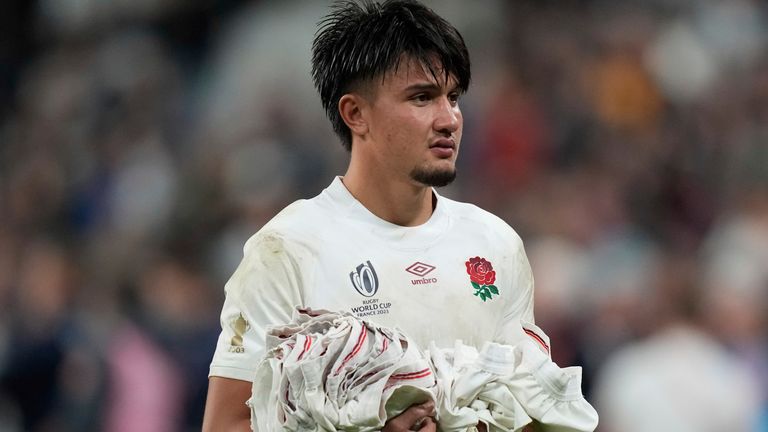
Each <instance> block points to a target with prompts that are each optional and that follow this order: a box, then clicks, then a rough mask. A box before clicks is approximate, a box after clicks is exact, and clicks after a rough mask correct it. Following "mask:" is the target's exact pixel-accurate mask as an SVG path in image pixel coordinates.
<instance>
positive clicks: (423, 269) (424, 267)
mask: <svg viewBox="0 0 768 432" xmlns="http://www.w3.org/2000/svg"><path fill="white" fill-rule="evenodd" d="M436 268H437V267H435V266H433V265H429V264H425V263H423V262H419V261H416V262H415V263H413V264H411V265H409V266H408V268H406V269H405V271H407V272H408V273H410V274H412V275H416V276H419V277H420V278H421V279H411V284H413V285H424V284H430V283H435V282H437V278H427V277H424V276H426V275H428V274H429V273H431V272H432V270H434V269H436Z"/></svg>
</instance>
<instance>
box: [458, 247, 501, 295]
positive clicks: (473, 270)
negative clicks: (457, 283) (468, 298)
mask: <svg viewBox="0 0 768 432" xmlns="http://www.w3.org/2000/svg"><path fill="white" fill-rule="evenodd" d="M464 264H465V265H466V266H467V274H468V275H469V280H470V282H471V283H472V287H473V288H474V289H475V294H474V295H476V296H477V297H480V298H481V299H482V300H483V301H486V300H490V299H491V298H492V297H493V294H496V295H498V294H499V289H498V288H496V286H495V285H494V284H493V283H494V282H496V271H495V270H493V265H492V264H491V262H490V261H488V260H487V259H485V258H480V257H474V258H470V259H469V261H467V262H466V263H464Z"/></svg>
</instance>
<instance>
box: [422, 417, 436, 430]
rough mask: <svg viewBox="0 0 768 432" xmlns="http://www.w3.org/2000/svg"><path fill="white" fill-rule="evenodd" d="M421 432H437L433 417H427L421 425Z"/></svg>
mask: <svg viewBox="0 0 768 432" xmlns="http://www.w3.org/2000/svg"><path fill="white" fill-rule="evenodd" d="M419 430H420V431H421V432H436V431H437V423H435V420H434V419H432V417H427V418H425V419H424V421H423V422H422V423H421V429H419Z"/></svg>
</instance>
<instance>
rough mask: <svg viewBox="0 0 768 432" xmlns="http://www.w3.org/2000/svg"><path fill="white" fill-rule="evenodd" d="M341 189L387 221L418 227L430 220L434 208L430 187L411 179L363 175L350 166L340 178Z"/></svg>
mask: <svg viewBox="0 0 768 432" xmlns="http://www.w3.org/2000/svg"><path fill="white" fill-rule="evenodd" d="M342 181H343V183H344V186H346V188H347V190H349V192H350V193H351V194H352V196H354V197H355V199H357V200H358V201H359V202H360V203H361V204H362V205H363V206H365V208H367V209H368V211H370V212H371V213H373V214H374V215H376V216H378V217H379V218H381V219H384V220H385V221H387V222H390V223H393V224H395V225H400V226H409V227H411V226H418V225H421V224H423V223H425V222H427V221H428V220H429V218H430V217H431V216H432V211H433V209H434V202H433V196H432V188H431V187H429V186H424V185H421V184H417V183H416V182H414V181H413V180H410V179H406V180H399V179H398V180H394V179H392V178H380V176H376V175H371V174H368V173H363V172H361V170H357V169H355V167H354V166H353V165H350V167H349V169H348V170H347V173H346V174H345V175H344V177H343V178H342Z"/></svg>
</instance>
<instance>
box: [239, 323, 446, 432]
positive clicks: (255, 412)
mask: <svg viewBox="0 0 768 432" xmlns="http://www.w3.org/2000/svg"><path fill="white" fill-rule="evenodd" d="M435 384H436V382H435V376H434V372H433V370H432V368H431V366H430V363H429V358H428V357H427V356H426V354H425V353H424V352H422V351H420V350H419V348H418V347H417V345H416V344H415V343H414V342H413V341H412V340H410V339H409V338H408V337H407V336H406V335H404V334H403V333H402V332H400V331H399V330H396V329H389V328H383V327H378V326H375V325H373V324H371V323H369V322H366V321H363V320H359V319H357V318H355V317H354V316H352V315H350V314H346V313H331V312H327V311H312V310H310V309H298V310H296V311H295V312H294V317H293V321H292V322H291V323H290V324H288V325H286V326H282V327H273V328H270V329H268V331H267V353H266V356H265V358H264V360H263V361H262V362H261V363H260V364H259V366H258V368H257V371H256V376H255V379H254V382H253V391H252V397H251V399H250V400H249V401H248V405H249V406H250V407H251V428H252V429H253V430H254V431H261V432H267V431H278V430H279V431H283V430H288V431H320V430H325V431H336V430H342V429H343V430H346V431H361V432H362V431H373V430H380V429H381V428H382V427H383V426H384V423H385V421H386V420H387V418H390V417H394V416H397V415H398V414H400V413H401V412H403V411H404V410H406V409H407V408H408V407H410V406H411V405H413V404H419V403H423V402H426V401H428V400H433V401H434V400H435V395H436V388H435Z"/></svg>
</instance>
